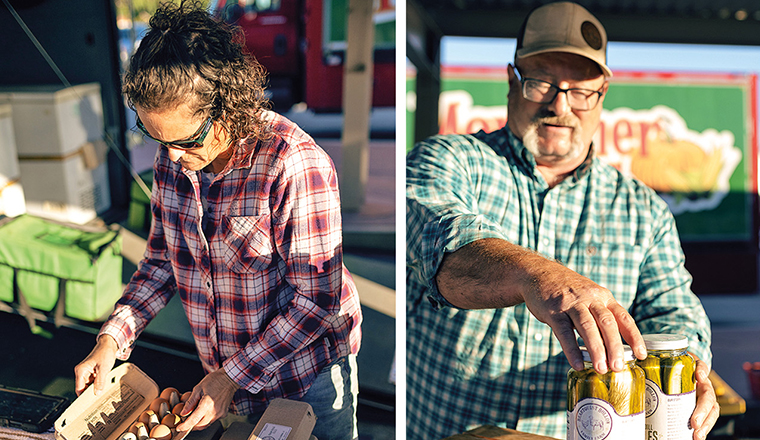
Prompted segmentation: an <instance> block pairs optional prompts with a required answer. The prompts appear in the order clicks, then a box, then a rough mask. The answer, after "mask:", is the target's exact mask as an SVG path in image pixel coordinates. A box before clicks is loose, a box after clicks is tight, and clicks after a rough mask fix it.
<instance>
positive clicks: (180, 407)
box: [172, 402, 185, 416]
mask: <svg viewBox="0 0 760 440" xmlns="http://www.w3.org/2000/svg"><path fill="white" fill-rule="evenodd" d="M183 409H185V402H180V403H178V404H176V405H174V408H172V414H176V415H178V416H179V415H182V410H183Z"/></svg>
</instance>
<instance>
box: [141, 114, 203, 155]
mask: <svg viewBox="0 0 760 440" xmlns="http://www.w3.org/2000/svg"><path fill="white" fill-rule="evenodd" d="M213 122H214V119H213V118H212V117H210V116H209V118H208V119H206V122H204V123H203V125H201V126H200V128H198V130H196V132H195V133H193V134H192V135H191V136H190V137H189V138H188V139H186V140H183V141H172V142H169V141H162V140H161V139H156V138H154V137H153V136H151V135H150V133H148V130H147V129H146V128H145V125H143V123H142V121H141V120H140V117H139V116H138V117H137V121H136V122H135V125H136V126H137V129H138V130H140V132H142V134H143V135H144V136H147V137H149V138H151V139H153V140H154V141H156V142H158V143H159V144H161V145H165V146H167V147H170V148H178V149H181V150H192V149H194V148H201V147H202V146H203V141H204V140H206V136H207V135H208V132H209V131H210V130H211V126H212V125H213V124H212V123H213Z"/></svg>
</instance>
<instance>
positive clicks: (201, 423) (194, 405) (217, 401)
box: [177, 368, 240, 431]
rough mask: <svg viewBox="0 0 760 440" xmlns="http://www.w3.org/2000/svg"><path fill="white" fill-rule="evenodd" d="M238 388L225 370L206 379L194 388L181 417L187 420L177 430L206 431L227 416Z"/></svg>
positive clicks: (219, 370) (221, 369)
mask: <svg viewBox="0 0 760 440" xmlns="http://www.w3.org/2000/svg"><path fill="white" fill-rule="evenodd" d="M238 388H240V385H238V384H237V383H235V382H234V381H233V380H232V379H230V377H229V376H227V373H226V372H225V371H224V368H220V369H218V370H216V371H214V372H213V373H211V374H209V375H208V376H206V377H204V378H203V380H201V381H200V383H199V384H198V385H196V386H195V388H193V392H192V394H191V395H190V398H189V399H187V402H185V407H184V409H183V410H182V413H181V414H180V416H182V417H187V419H185V421H184V422H182V423H180V424H179V425H177V430H178V431H190V430H192V429H196V428H197V429H205V428H206V427H208V425H210V424H212V423H214V421H216V420H218V419H220V418H222V417H224V416H225V415H227V411H228V410H229V408H230V402H232V397H233V396H234V395H235V391H237V390H238Z"/></svg>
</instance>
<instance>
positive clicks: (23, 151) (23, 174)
mask: <svg viewBox="0 0 760 440" xmlns="http://www.w3.org/2000/svg"><path fill="white" fill-rule="evenodd" d="M2 100H5V101H8V102H10V107H11V119H12V121H13V131H14V135H15V144H16V152H17V155H18V165H19V168H20V178H21V186H22V187H23V191H24V196H25V199H26V211H27V212H28V213H30V214H34V215H39V216H41V217H47V218H51V219H55V220H60V221H66V222H72V223H79V224H82V223H86V222H88V221H90V220H92V219H93V218H95V217H96V216H97V214H99V213H102V212H104V211H106V210H107V209H108V208H109V207H110V205H111V197H110V190H109V185H108V168H107V164H106V160H105V156H106V152H107V151H106V150H107V149H106V145H105V142H104V141H103V104H102V101H101V96H100V86H99V85H98V84H94V83H93V84H82V85H77V86H73V87H63V86H28V87H16V88H14V89H6V90H0V101H2Z"/></svg>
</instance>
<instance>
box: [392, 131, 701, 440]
mask: <svg viewBox="0 0 760 440" xmlns="http://www.w3.org/2000/svg"><path fill="white" fill-rule="evenodd" d="M489 237H490V238H501V239H504V240H508V241H510V242H512V243H515V244H518V245H521V246H524V247H527V248H530V249H533V250H535V251H537V252H540V253H541V254H543V255H544V256H546V257H547V258H551V259H555V260H558V261H560V262H561V263H563V264H565V265H566V266H567V267H569V268H571V269H573V270H575V271H577V272H578V273H580V274H583V275H584V276H586V277H588V278H590V279H592V280H594V281H595V282H597V283H598V284H600V285H602V286H605V287H607V288H608V289H610V291H612V293H613V294H614V296H615V298H616V299H617V300H618V301H619V302H620V303H621V304H623V306H624V307H626V308H627V309H628V310H629V311H630V313H631V314H632V315H633V317H634V319H635V320H636V322H637V324H638V326H639V330H640V331H641V332H642V333H682V334H685V335H687V336H688V337H689V343H690V346H689V349H690V351H692V352H693V353H695V354H696V355H697V356H699V357H700V358H701V359H703V360H705V361H707V362H708V363H710V361H711V353H710V323H709V321H708V319H707V316H706V315H705V312H704V310H703V308H702V305H701V303H700V301H699V299H698V298H697V297H696V296H695V295H694V294H693V293H692V292H691V290H690V284H691V276H690V275H689V273H688V272H687V271H686V269H685V268H684V256H683V252H682V250H681V246H680V241H679V238H678V232H677V231H676V226H675V222H674V220H673V216H672V215H671V213H670V211H669V210H668V207H667V205H666V204H665V203H664V202H663V201H662V199H660V198H659V197H658V196H657V195H656V194H655V192H654V191H652V190H651V189H649V188H647V187H646V186H644V185H643V184H642V183H640V182H638V181H636V180H633V179H630V178H627V177H624V176H622V175H621V174H620V173H619V172H618V171H617V170H616V169H614V168H613V167H611V166H609V165H607V164H604V163H602V162H600V161H599V159H596V158H593V159H589V160H587V161H586V163H584V164H583V165H581V166H580V167H579V168H578V169H577V170H576V172H575V173H574V174H573V175H571V176H569V177H568V178H566V179H565V180H564V181H563V182H562V183H560V184H558V185H557V186H555V187H554V188H551V189H550V188H549V187H548V186H547V184H546V181H545V180H544V178H543V177H542V176H541V174H540V173H539V172H538V171H537V170H536V168H535V159H534V158H533V156H532V154H530V153H529V152H528V151H527V150H526V149H525V148H524V147H523V145H522V143H521V142H520V141H519V140H517V139H516V138H515V137H514V135H512V134H511V133H510V132H509V129H508V128H504V129H502V130H499V131H496V132H493V133H484V132H480V133H477V134H475V135H451V136H437V137H433V138H430V139H428V140H426V141H424V142H421V143H420V144H418V145H417V146H416V147H415V149H414V150H413V151H411V152H410V153H409V155H408V158H407V438H408V439H409V440H416V439H425V440H431V439H441V438H444V437H447V436H449V435H451V434H454V433H457V432H462V431H465V430H468V429H471V428H473V427H476V426H480V425H483V424H492V425H497V426H502V427H506V428H512V429H517V430H519V431H524V432H532V433H536V434H543V435H548V436H551V437H557V438H565V436H566V432H565V431H566V404H567V403H566V402H567V387H566V380H567V371H568V369H569V368H570V366H569V364H568V362H567V359H566V358H565V356H564V354H563V353H562V349H561V347H560V344H559V342H558V341H557V339H556V338H555V337H554V335H553V334H552V330H551V328H550V327H549V326H547V325H545V324H543V323H541V322H539V321H538V320H537V319H536V318H535V317H534V316H533V315H531V313H530V312H529V311H528V310H527V308H526V307H525V305H524V304H521V305H518V306H515V307H510V308H505V309H488V310H460V309H457V308H454V307H453V306H451V304H450V303H448V302H447V301H446V300H445V299H444V298H443V297H442V296H441V295H440V293H439V292H438V291H437V289H436V286H435V282H434V276H435V274H436V272H437V271H438V268H439V266H440V264H441V260H442V259H443V257H444V255H445V254H446V253H447V252H453V251H455V250H457V249H459V248H461V247H462V246H464V245H466V244H468V243H471V242H473V241H475V240H479V239H483V238H489Z"/></svg>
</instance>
